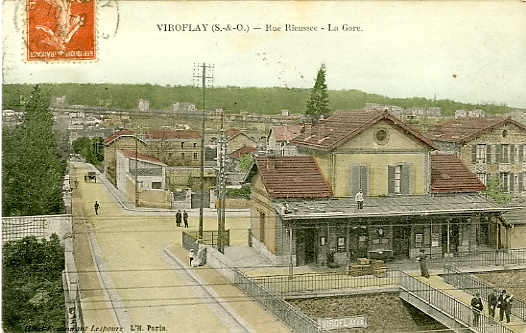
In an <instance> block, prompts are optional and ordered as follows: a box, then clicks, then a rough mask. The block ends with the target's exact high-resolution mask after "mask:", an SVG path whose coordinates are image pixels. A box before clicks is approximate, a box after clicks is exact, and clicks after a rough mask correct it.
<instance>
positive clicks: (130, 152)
mask: <svg viewBox="0 0 526 333" xmlns="http://www.w3.org/2000/svg"><path fill="white" fill-rule="evenodd" d="M121 152H122V154H123V155H124V156H125V157H127V158H131V159H135V156H136V155H135V151H134V150H128V149H121ZM137 160H143V161H148V162H154V163H157V164H164V163H163V162H161V161H160V160H158V159H157V158H155V157H153V156H150V155H144V154H141V153H139V152H137Z"/></svg>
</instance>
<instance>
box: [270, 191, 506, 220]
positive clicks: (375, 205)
mask: <svg viewBox="0 0 526 333" xmlns="http://www.w3.org/2000/svg"><path fill="white" fill-rule="evenodd" d="M284 204H287V206H288V209H287V211H286V212H285V211H284V210H283V209H282V208H283V205H284ZM273 205H274V208H275V210H276V211H277V212H279V213H280V214H281V217H282V218H283V219H284V220H309V219H340V218H361V217H369V218H377V217H393V216H430V215H442V216H444V215H451V214H465V213H477V212H481V213H482V212H485V213H490V212H493V213H499V212H505V211H507V210H508V209H507V208H505V207H503V206H501V205H499V204H497V203H495V202H494V201H493V200H491V199H489V198H485V197H483V196H481V195H473V194H458V195H451V196H431V195H404V196H392V197H391V196H389V197H366V198H365V200H364V206H363V209H357V208H356V202H355V201H354V198H348V199H331V200H327V199H326V198H324V199H275V200H273Z"/></svg>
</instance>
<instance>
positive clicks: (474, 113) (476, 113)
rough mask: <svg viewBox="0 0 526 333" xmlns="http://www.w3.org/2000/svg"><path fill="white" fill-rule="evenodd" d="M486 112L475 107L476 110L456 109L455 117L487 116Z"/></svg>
mask: <svg viewBox="0 0 526 333" xmlns="http://www.w3.org/2000/svg"><path fill="white" fill-rule="evenodd" d="M485 116H486V112H484V111H483V110H481V109H475V110H455V119H458V118H466V117H468V118H480V117H485Z"/></svg>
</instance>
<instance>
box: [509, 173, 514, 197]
mask: <svg viewBox="0 0 526 333" xmlns="http://www.w3.org/2000/svg"><path fill="white" fill-rule="evenodd" d="M514 191H515V174H514V173H513V172H511V173H510V192H514Z"/></svg>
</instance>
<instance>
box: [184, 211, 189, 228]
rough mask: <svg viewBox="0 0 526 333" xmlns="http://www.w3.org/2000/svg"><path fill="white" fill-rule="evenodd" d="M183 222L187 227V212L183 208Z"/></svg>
mask: <svg viewBox="0 0 526 333" xmlns="http://www.w3.org/2000/svg"><path fill="white" fill-rule="evenodd" d="M183 222H184V227H185V228H188V213H187V212H186V210H183Z"/></svg>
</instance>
